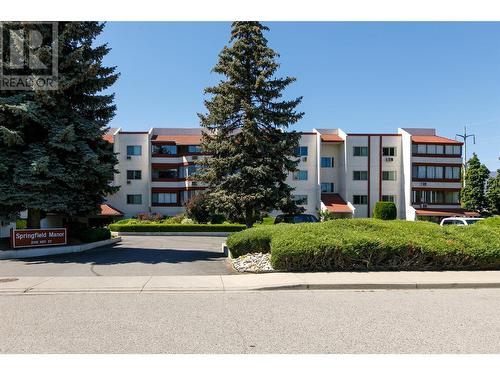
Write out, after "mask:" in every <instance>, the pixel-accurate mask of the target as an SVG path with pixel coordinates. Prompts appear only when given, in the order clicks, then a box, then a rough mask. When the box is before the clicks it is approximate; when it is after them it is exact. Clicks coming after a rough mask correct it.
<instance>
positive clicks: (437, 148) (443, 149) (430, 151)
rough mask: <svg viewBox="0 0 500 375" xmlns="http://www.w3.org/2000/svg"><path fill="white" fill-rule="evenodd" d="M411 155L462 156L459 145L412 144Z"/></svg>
mask: <svg viewBox="0 0 500 375" xmlns="http://www.w3.org/2000/svg"><path fill="white" fill-rule="evenodd" d="M412 152H413V154H423V155H462V146H460V145H435V144H413V145H412Z"/></svg>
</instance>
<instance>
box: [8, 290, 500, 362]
mask: <svg viewBox="0 0 500 375" xmlns="http://www.w3.org/2000/svg"><path fill="white" fill-rule="evenodd" d="M0 311H1V312H2V314H1V316H2V319H0V353H500V314H499V313H498V312H499V311H500V290H497V289H476V290H474V289H467V290H407V291H403V290H399V291H373V292H361V291H359V292H357V291H273V292H271V291H268V292H233V293H230V292H226V293H164V294H146V293H142V294H68V295H17V296H15V295H4V296H0Z"/></svg>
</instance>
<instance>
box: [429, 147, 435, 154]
mask: <svg viewBox="0 0 500 375" xmlns="http://www.w3.org/2000/svg"><path fill="white" fill-rule="evenodd" d="M427 153H428V154H436V145H427Z"/></svg>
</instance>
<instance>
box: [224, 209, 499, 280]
mask: <svg viewBox="0 0 500 375" xmlns="http://www.w3.org/2000/svg"><path fill="white" fill-rule="evenodd" d="M227 243H228V246H229V248H230V249H231V252H232V253H233V254H234V255H235V256H239V255H242V254H245V253H251V252H262V251H264V252H265V251H271V263H272V265H273V267H274V268H275V269H277V270H284V271H362V270H363V271H366V270H406V271H417V270H421V271H422V270H458V269H463V270H471V269H500V219H498V218H494V219H487V220H484V221H482V222H480V223H477V224H474V225H471V226H467V227H455V226H448V227H440V226H439V225H436V224H433V223H428V222H411V221H401V220H395V221H383V220H378V219H339V220H332V221H326V222H322V223H310V224H300V225H294V224H281V225H276V226H260V227H258V228H253V229H249V230H246V231H244V232H240V233H235V234H232V235H231V236H230V237H229V239H228V242H227Z"/></svg>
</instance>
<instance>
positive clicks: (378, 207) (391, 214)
mask: <svg viewBox="0 0 500 375" xmlns="http://www.w3.org/2000/svg"><path fill="white" fill-rule="evenodd" d="M397 216H398V210H397V208H396V205H395V204H394V203H393V202H377V203H375V208H374V209H373V217H374V218H375V219H382V220H396V218H397Z"/></svg>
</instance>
